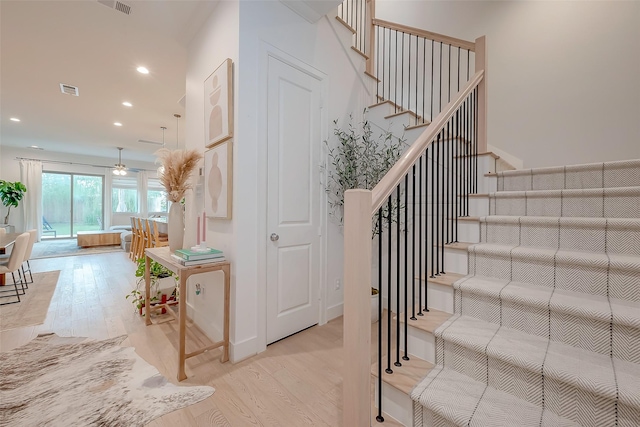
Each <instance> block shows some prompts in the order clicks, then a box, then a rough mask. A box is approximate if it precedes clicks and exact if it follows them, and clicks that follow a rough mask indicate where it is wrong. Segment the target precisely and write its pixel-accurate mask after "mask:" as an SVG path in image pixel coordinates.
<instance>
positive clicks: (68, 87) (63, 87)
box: [60, 83, 80, 96]
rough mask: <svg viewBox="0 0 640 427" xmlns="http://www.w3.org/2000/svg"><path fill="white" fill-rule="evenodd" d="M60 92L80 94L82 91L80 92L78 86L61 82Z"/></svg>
mask: <svg viewBox="0 0 640 427" xmlns="http://www.w3.org/2000/svg"><path fill="white" fill-rule="evenodd" d="M60 92H62V93H64V94H67V95H73V96H80V92H78V88H77V87H75V86H71V85H66V84H64V83H60Z"/></svg>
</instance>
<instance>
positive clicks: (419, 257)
mask: <svg viewBox="0 0 640 427" xmlns="http://www.w3.org/2000/svg"><path fill="white" fill-rule="evenodd" d="M424 191H425V193H426V191H427V189H426V186H425V189H424ZM418 194H419V197H420V204H419V205H418V216H419V217H420V222H419V223H418V277H419V278H420V280H422V277H423V276H422V204H423V203H424V201H423V198H422V157H420V159H418ZM425 214H426V208H425ZM413 239H414V240H415V239H416V235H415V234H414V235H413ZM426 249H427V248H425V250H426ZM424 268H425V276H426V275H427V274H426V273H427V272H426V268H427V267H426V265H425V267H424ZM415 303H416V301H415V300H414V301H413V304H414V305H415ZM418 316H423V314H422V284H420V285H419V287H418Z"/></svg>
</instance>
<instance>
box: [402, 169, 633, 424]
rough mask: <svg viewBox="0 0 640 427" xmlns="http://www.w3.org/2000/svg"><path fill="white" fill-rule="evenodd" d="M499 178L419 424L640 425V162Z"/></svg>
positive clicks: (417, 395) (421, 387)
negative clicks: (496, 190)
mask: <svg viewBox="0 0 640 427" xmlns="http://www.w3.org/2000/svg"><path fill="white" fill-rule="evenodd" d="M492 179H494V180H495V179H497V187H498V189H499V190H500V191H498V192H494V193H489V194H488V195H487V196H486V199H487V200H488V202H489V203H488V206H489V214H490V215H489V216H483V217H480V218H478V220H477V223H476V226H477V227H478V228H479V237H480V243H478V244H474V245H471V246H469V248H468V272H469V274H468V275H466V276H465V277H463V278H461V279H459V280H456V281H455V282H454V283H453V290H454V314H453V316H451V317H450V318H449V319H447V320H446V321H445V322H444V323H442V325H441V326H440V327H438V328H437V329H436V330H435V331H434V336H435V346H436V351H435V361H436V366H435V367H434V368H433V369H432V370H431V371H430V372H429V374H428V375H427V376H426V378H424V379H423V380H422V381H420V382H419V384H418V385H417V386H416V387H415V388H414V389H413V391H412V392H411V398H412V399H413V400H414V402H415V406H414V409H415V411H414V425H416V426H423V425H424V426H435V425H438V426H439V425H447V426H449V425H451V426H463V425H465V426H466V425H479V426H514V425H518V426H540V425H547V426H564V425H566V426H574V425H580V426H638V425H640V161H623V162H610V163H600V164H590V165H581V166H567V167H560V168H544V169H533V170H526V171H508V172H502V173H498V174H497V175H496V177H495V178H492ZM478 213H480V212H478Z"/></svg>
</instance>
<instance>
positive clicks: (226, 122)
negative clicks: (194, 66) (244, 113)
mask: <svg viewBox="0 0 640 427" xmlns="http://www.w3.org/2000/svg"><path fill="white" fill-rule="evenodd" d="M204 134H205V146H206V147H207V148H210V147H212V146H214V145H215V144H217V143H218V142H222V141H226V140H227V139H229V138H231V137H232V136H233V62H232V61H231V59H226V60H225V61H224V62H223V63H222V64H221V65H220V66H219V67H218V68H217V69H216V70H215V71H214V72H213V73H212V74H211V75H210V76H209V77H208V78H207V79H206V80H205V81H204Z"/></svg>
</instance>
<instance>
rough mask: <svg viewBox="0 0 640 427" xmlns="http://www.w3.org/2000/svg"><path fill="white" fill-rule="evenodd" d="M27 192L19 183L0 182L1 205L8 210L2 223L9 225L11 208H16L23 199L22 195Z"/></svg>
mask: <svg viewBox="0 0 640 427" xmlns="http://www.w3.org/2000/svg"><path fill="white" fill-rule="evenodd" d="M26 192H27V187H25V185H24V184H23V183H21V182H20V181H16V182H9V181H4V180H0V199H2V204H3V205H4V206H6V207H7V208H9V209H8V210H7V216H5V217H4V223H5V224H8V223H9V214H10V213H11V208H12V207H14V208H17V207H18V204H19V203H20V201H21V200H22V198H23V197H24V193H26Z"/></svg>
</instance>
